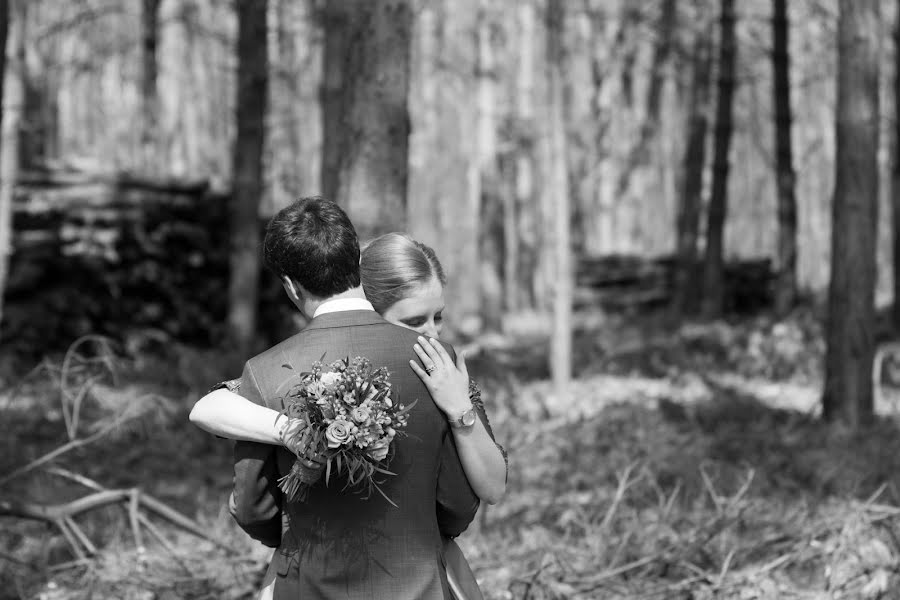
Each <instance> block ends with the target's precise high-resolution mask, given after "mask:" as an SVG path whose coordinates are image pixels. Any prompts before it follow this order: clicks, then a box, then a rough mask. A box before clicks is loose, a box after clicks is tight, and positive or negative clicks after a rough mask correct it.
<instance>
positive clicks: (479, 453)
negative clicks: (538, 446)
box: [409, 337, 506, 504]
mask: <svg viewBox="0 0 900 600" xmlns="http://www.w3.org/2000/svg"><path fill="white" fill-rule="evenodd" d="M414 349H415V351H416V354H418V355H419V358H420V359H421V360H422V363H423V364H424V365H426V367H428V366H431V365H433V366H434V367H435V368H434V370H433V371H432V372H431V373H428V372H427V371H426V370H425V369H424V368H422V367H421V366H419V364H418V363H416V362H415V361H409V364H410V366H411V367H412V369H413V371H415V372H416V375H418V376H419V378H420V379H421V380H422V382H423V383H424V384H425V386H426V387H427V388H428V391H429V392H430V393H431V397H432V398H433V399H434V402H435V404H437V406H438V408H440V409H441V410H442V411H443V412H444V414H445V415H447V418H448V419H450V420H454V419H457V418H458V417H459V416H460V415H462V414H463V413H464V412H466V411H468V410H469V409H472V408H476V407H475V406H474V404H473V402H472V400H471V398H470V397H469V374H468V371H467V370H466V361H465V359H464V358H463V357H462V355H460V356H458V357H457V364H456V365H454V364H453V359H451V358H450V355H449V354H447V351H446V350H444V348H443V346H441V345H440V343H439V342H437V341H436V340H433V339H432V340H426V339H425V338H423V337H420V338H419V343H418V344H417V345H416V346H415V347H414ZM476 412H477V410H476ZM451 431H453V437H454V440H455V441H456V449H457V451H458V452H459V460H460V462H461V463H462V467H463V470H464V471H465V472H466V477H468V479H469V485H471V486H472V489H473V490H474V491H475V493H476V494H477V495H478V497H479V498H481V499H482V500H483V501H484V502H487V503H488V504H496V503H497V502H499V501H500V499H501V498H503V495H504V494H505V493H506V457H505V456H504V455H503V452H502V451H501V450H500V448H499V447H498V446H497V444H496V443H495V442H494V439H493V437H492V436H491V434H490V432H489V431H488V430H487V428H486V426H485V423H484V421H483V419H482V418H481V415H480V414H479V415H478V418H476V419H475V424H474V425H472V426H471V427H461V428H452V429H451Z"/></svg>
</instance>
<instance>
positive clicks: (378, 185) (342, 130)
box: [322, 0, 413, 239]
mask: <svg viewBox="0 0 900 600" xmlns="http://www.w3.org/2000/svg"><path fill="white" fill-rule="evenodd" d="M410 2H411V0H383V1H380V2H372V1H371V0H333V1H332V2H329V3H328V8H327V9H326V11H327V15H328V19H329V21H328V23H331V24H332V25H329V26H328V27H326V29H325V35H326V39H325V52H324V57H325V58H324V60H325V61H326V63H327V64H325V65H324V66H325V68H326V71H325V73H326V78H330V77H334V81H330V80H329V81H327V85H326V87H325V88H324V89H325V90H326V92H325V93H328V92H330V91H333V90H334V88H333V87H332V86H333V84H334V82H335V81H337V80H338V79H339V80H340V93H339V99H338V98H334V99H332V101H336V102H337V103H336V104H335V105H334V106H336V107H338V108H339V111H340V112H339V114H336V113H335V111H334V110H333V108H334V107H331V108H328V109H327V110H325V111H323V119H325V121H324V122H323V135H324V142H323V143H324V147H325V149H326V152H327V151H329V149H330V151H331V152H333V153H334V154H333V155H329V156H326V157H324V160H323V174H322V181H323V182H324V189H325V190H326V193H330V194H331V195H332V196H333V199H334V200H336V201H337V202H339V203H340V204H342V205H343V206H344V207H345V208H346V209H347V212H348V214H349V215H350V218H351V219H352V220H353V223H354V225H355V226H356V228H357V230H358V232H359V234H360V236H361V237H362V238H364V239H365V238H368V237H371V236H375V235H379V234H381V233H385V232H388V231H395V230H403V229H406V191H407V179H408V159H409V132H410V124H409V107H408V98H407V96H408V93H409V77H410V45H411V41H412V37H411V36H412V22H413V12H412V7H411V5H410ZM329 35H340V36H341V38H340V39H339V40H337V41H335V40H331V39H329V38H328V36H329ZM335 53H338V55H337V56H335ZM329 68H331V69H335V68H336V69H340V74H339V75H335V74H329V71H328V70H327V69H329ZM329 136H336V138H337V139H336V141H335V140H334V139H329ZM326 168H328V169H332V171H331V172H328V173H326V172H324V170H325V169H326Z"/></svg>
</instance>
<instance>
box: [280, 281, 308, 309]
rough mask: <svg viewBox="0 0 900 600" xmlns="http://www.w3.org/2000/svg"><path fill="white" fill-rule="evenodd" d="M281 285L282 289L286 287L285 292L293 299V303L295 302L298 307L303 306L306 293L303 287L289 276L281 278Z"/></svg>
mask: <svg viewBox="0 0 900 600" xmlns="http://www.w3.org/2000/svg"><path fill="white" fill-rule="evenodd" d="M281 285H282V287H284V291H285V292H286V293H287V295H288V297H289V298H290V299H291V302H293V303H294V304H295V305H297V306H298V307H299V306H301V305H302V304H303V296H304V294H305V293H306V290H304V289H303V286H301V285H300V284H298V283H297V282H296V281H294V280H293V279H291V278H290V277H288V276H287V275H282V276H281Z"/></svg>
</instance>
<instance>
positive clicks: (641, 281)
mask: <svg viewBox="0 0 900 600" xmlns="http://www.w3.org/2000/svg"><path fill="white" fill-rule="evenodd" d="M675 266H676V262H675V258H674V257H672V256H662V257H657V258H647V257H643V256H635V255H611V256H599V257H587V258H582V259H581V260H579V261H578V263H577V266H576V272H575V281H576V294H575V304H576V306H577V307H585V306H603V307H604V308H607V309H609V310H625V309H639V310H640V309H647V308H652V307H655V306H662V305H666V304H668V303H669V301H670V300H671V299H672V297H673V295H674V282H675ZM701 273H702V265H701V264H699V263H698V264H696V265H694V281H700V280H701ZM774 278H775V273H774V271H773V270H772V265H771V261H770V260H769V259H768V258H762V259H745V260H737V261H730V262H728V263H726V265H725V281H724V282H723V285H724V287H725V310H726V311H729V312H738V313H753V312H756V311H759V310H762V309H766V308H770V307H771V306H772V300H773V296H772V293H773V292H772V285H773V282H774ZM697 293H698V294H699V293H700V290H699V288H698V290H697Z"/></svg>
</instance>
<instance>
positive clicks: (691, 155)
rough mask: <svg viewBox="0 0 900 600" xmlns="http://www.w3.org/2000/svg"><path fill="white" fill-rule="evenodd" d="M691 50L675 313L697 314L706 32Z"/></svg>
mask: <svg viewBox="0 0 900 600" xmlns="http://www.w3.org/2000/svg"><path fill="white" fill-rule="evenodd" d="M695 35H696V38H695V39H694V45H693V50H692V57H691V61H692V75H691V87H690V90H689V95H688V100H687V107H688V118H687V136H686V139H687V144H686V145H685V149H684V157H683V159H682V160H683V162H682V172H681V181H680V190H679V192H680V206H679V210H678V218H677V223H676V227H677V232H676V239H677V250H676V255H677V259H676V260H677V266H676V270H675V297H674V301H673V307H674V309H675V312H676V314H678V315H686V314H691V313H694V312H696V311H697V309H698V308H699V305H698V304H699V303H698V300H699V297H698V295H697V287H698V286H697V281H696V279H697V277H696V275H697V272H696V265H697V262H698V254H697V238H698V235H699V231H700V217H701V212H702V206H703V201H702V197H701V195H702V193H703V169H704V166H705V165H706V133H707V130H708V129H709V110H710V67H711V62H712V40H711V39H710V37H709V35H708V34H707V33H706V31H703V30H702V28H701V31H698V32H697V33H696V34H695Z"/></svg>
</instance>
